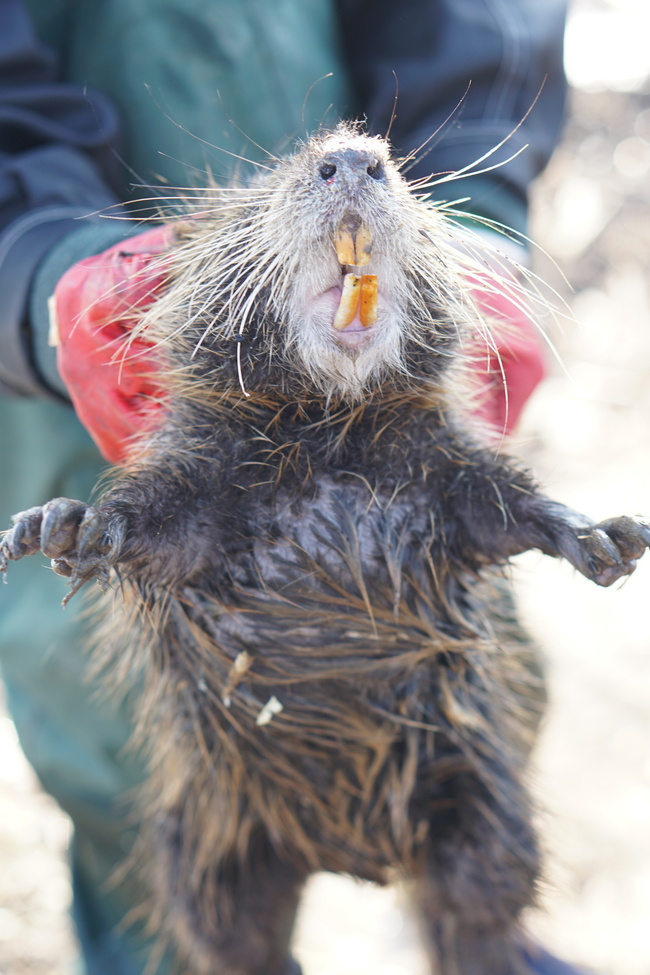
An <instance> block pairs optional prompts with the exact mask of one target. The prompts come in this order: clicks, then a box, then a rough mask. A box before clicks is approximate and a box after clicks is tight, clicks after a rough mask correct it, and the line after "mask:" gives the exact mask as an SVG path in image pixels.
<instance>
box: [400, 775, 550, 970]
mask: <svg viewBox="0 0 650 975" xmlns="http://www.w3.org/2000/svg"><path fill="white" fill-rule="evenodd" d="M502 784H503V783H502ZM454 793H455V795H454V799H455V808H454V810H453V811H449V812H448V813H445V814H444V818H443V817H442V816H440V815H438V816H436V817H435V818H434V819H433V820H432V823H431V842H430V844H429V847H428V849H427V851H426V855H425V856H424V857H423V859H422V861H421V862H422V872H421V874H420V876H419V877H418V878H417V879H416V883H415V898H416V901H417V907H418V909H419V911H420V914H421V917H422V919H423V921H424V926H425V933H426V935H427V937H428V941H429V945H430V948H431V953H432V955H433V958H434V963H435V967H436V971H437V972H439V975H527V973H528V972H529V967H528V965H527V963H526V961H525V956H524V952H523V950H522V948H521V939H520V932H519V917H520V914H521V912H522V910H523V909H524V908H525V907H527V906H528V905H530V904H531V903H532V902H533V901H534V898H535V884H536V880H537V876H538V872H539V866H538V853H537V846H536V842H535V836H534V833H533V829H532V826H531V825H530V822H529V816H528V814H527V801H526V797H525V796H524V795H523V793H522V792H521V790H520V788H519V787H518V786H516V785H514V784H513V783H512V782H509V783H508V784H507V787H506V789H505V790H504V792H503V793H502V792H501V790H500V798H499V800H497V799H495V797H494V795H491V794H489V793H488V792H487V790H486V789H485V788H484V787H483V786H482V785H480V784H478V782H477V780H476V779H473V778H472V777H467V779H466V780H465V781H463V782H457V783H456V784H455V788H454Z"/></svg>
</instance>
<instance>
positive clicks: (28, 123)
mask: <svg viewBox="0 0 650 975" xmlns="http://www.w3.org/2000/svg"><path fill="white" fill-rule="evenodd" d="M118 139H119V122H118V119H117V115H116V113H115V111H114V109H113V107H112V105H111V103H110V102H109V101H108V99H106V98H104V96H102V95H101V94H99V93H97V92H92V91H88V90H85V89H82V88H81V87H78V86H74V85H70V84H66V83H64V82H62V81H60V80H59V79H58V78H57V74H56V66H55V62H54V60H53V58H52V56H51V55H50V53H49V52H48V51H47V50H46V49H45V48H44V47H43V46H42V45H41V44H40V42H39V41H38V39H37V38H36V37H35V35H34V32H33V30H32V27H31V24H30V21H29V18H28V16H27V14H26V12H25V9H24V6H23V4H22V2H20V0H2V2H0V296H2V300H1V301H0V391H2V392H10V393H13V394H14V395H15V394H19V395H20V394H22V395H33V394H42V393H44V392H47V391H48V390H47V386H46V385H44V384H43V382H42V380H41V378H40V377H39V375H38V371H37V369H36V368H35V365H34V358H33V349H32V345H31V342H30V338H29V335H28V322H27V317H28V316H27V307H28V299H29V290H30V286H31V281H32V278H33V274H34V271H35V268H36V267H37V265H38V264H39V262H40V260H41V258H42V257H43V256H44V255H45V254H46V253H47V251H48V250H49V249H50V248H51V247H52V246H53V245H54V244H55V243H56V242H57V241H58V240H60V239H61V238H62V237H63V236H64V235H67V234H69V233H70V232H71V231H72V230H75V229H76V228H77V227H78V226H79V224H78V223H77V222H76V221H77V220H78V218H79V217H82V216H87V215H88V214H90V213H94V212H96V211H99V210H102V209H104V208H106V207H109V206H112V205H114V204H115V203H116V202H117V200H118V196H117V194H116V192H115V190H114V189H113V188H112V183H113V179H114V175H115V174H116V172H117V156H116V153H115V147H116V145H117V143H118ZM105 222H106V221H104V223H105ZM98 223H99V221H98Z"/></svg>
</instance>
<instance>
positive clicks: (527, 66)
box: [336, 0, 566, 231]
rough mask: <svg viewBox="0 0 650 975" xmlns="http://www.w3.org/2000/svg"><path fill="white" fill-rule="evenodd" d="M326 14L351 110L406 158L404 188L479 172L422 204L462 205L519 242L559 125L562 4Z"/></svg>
mask: <svg viewBox="0 0 650 975" xmlns="http://www.w3.org/2000/svg"><path fill="white" fill-rule="evenodd" d="M336 2H337V6H338V12H339V17H340V21H341V37H342V42H343V47H344V55H345V60H346V64H347V68H348V71H349V73H350V76H351V78H352V80H353V83H354V85H355V87H356V92H357V97H358V106H359V109H360V111H361V112H362V113H365V115H366V117H367V119H368V123H369V126H370V127H371V128H372V130H373V131H374V132H376V133H378V134H380V135H386V133H387V132H388V129H389V127H390V140H391V142H392V143H393V145H394V146H395V148H396V150H397V152H398V153H400V154H404V155H406V154H407V153H411V152H413V153H415V158H414V163H413V165H412V167H411V168H409V170H408V172H407V173H406V175H407V177H408V178H410V179H419V178H426V177H427V176H429V175H431V174H433V175H434V177H435V176H436V175H437V176H441V175H444V174H449V173H453V172H457V171H458V170H464V169H465V168H466V167H469V168H470V170H472V171H474V172H476V171H479V170H484V169H488V168H489V169H490V172H489V173H485V174H483V175H478V174H476V175H473V176H470V177H467V178H464V179H462V180H460V179H459V180H458V181H454V182H453V183H442V184H440V185H439V186H438V187H434V188H433V195H434V196H435V197H437V198H440V199H447V200H449V199H456V198H458V197H462V196H465V195H471V197H472V200H471V202H470V203H469V204H468V206H469V208H472V207H475V208H476V210H477V211H478V212H479V213H480V214H481V215H482V216H488V217H492V218H494V219H496V220H500V221H504V222H509V223H510V225H514V227H515V229H517V230H522V231H523V230H524V229H525V217H526V202H527V191H528V187H529V185H530V183H531V181H532V180H533V178H534V177H535V176H536V175H537V174H538V173H539V172H540V171H541V170H542V169H543V167H544V165H545V164H546V162H547V161H548V158H549V156H550V154H551V152H552V150H553V148H554V146H555V144H556V141H557V138H558V134H559V130H560V126H561V123H562V118H563V111H564V102H565V95H566V81H565V76H564V71H563V36H564V26H565V18H566V0H427V2H423V0H336ZM396 95H397V99H396ZM395 100H396V106H395V117H394V119H393V120H392V123H391V117H392V115H393V108H394V104H395ZM501 143H503V145H502V147H501V148H499V149H497V150H496V151H493V150H494V149H495V147H497V146H499V145H500V144H501ZM525 146H526V147H527V148H524V147H525ZM519 150H522V151H521V153H520V154H519V155H518V156H517V157H516V159H514V160H512V161H511V162H508V163H505V160H507V159H508V158H509V157H511V156H513V155H514V154H515V153H517V152H518V151H519ZM483 156H486V158H485V159H483V160H482V159H481V157H483ZM494 167H497V168H494Z"/></svg>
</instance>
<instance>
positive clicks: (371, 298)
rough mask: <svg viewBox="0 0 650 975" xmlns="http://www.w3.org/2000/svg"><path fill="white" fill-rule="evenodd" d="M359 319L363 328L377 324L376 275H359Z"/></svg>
mask: <svg viewBox="0 0 650 975" xmlns="http://www.w3.org/2000/svg"><path fill="white" fill-rule="evenodd" d="M359 318H360V319H361V324H362V325H363V327H364V328H371V327H372V326H373V325H375V324H376V323H377V275H376V274H362V275H361V301H360V305H359Z"/></svg>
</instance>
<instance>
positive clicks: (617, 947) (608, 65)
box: [0, 0, 650, 975]
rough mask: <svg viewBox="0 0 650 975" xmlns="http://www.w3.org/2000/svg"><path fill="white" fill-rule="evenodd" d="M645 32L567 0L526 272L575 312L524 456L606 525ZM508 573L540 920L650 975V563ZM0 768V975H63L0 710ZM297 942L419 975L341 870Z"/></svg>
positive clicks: (633, 277) (58, 862) (648, 457)
mask: <svg viewBox="0 0 650 975" xmlns="http://www.w3.org/2000/svg"><path fill="white" fill-rule="evenodd" d="M540 2H542V3H543V2H544V0H540ZM649 38H650V4H649V3H648V0H574V2H573V5H572V12H571V16H570V21H569V29H568V34H567V46H566V64H567V71H568V74H569V80H570V82H571V84H572V88H573V90H572V95H571V101H570V106H569V119H568V123H567V127H566V131H565V135H564V139H563V142H562V144H561V146H560V148H559V149H558V151H557V153H556V155H555V157H554V160H553V162H552V163H551V166H550V168H549V170H548V171H547V173H546V174H545V175H544V177H543V179H542V180H541V181H540V183H539V185H538V186H537V187H536V190H535V194H534V206H533V221H532V237H533V239H534V240H535V242H536V244H537V245H538V248H539V249H538V250H537V251H536V253H535V256H534V267H535V270H536V272H537V273H538V274H540V276H541V277H542V278H544V279H545V280H546V281H548V282H549V283H550V284H551V285H552V287H554V288H555V289H556V290H557V292H558V293H559V294H560V295H561V297H562V299H563V300H564V301H565V302H566V303H567V306H568V309H569V312H570V314H567V315H566V316H562V317H558V318H557V320H555V321H549V322H548V323H547V327H548V331H549V335H550V338H551V340H552V343H553V345H554V347H555V349H556V350H557V353H558V357H559V360H560V362H561V365H560V364H559V363H558V361H555V360H552V361H551V376H550V377H549V379H548V380H547V381H546V382H545V383H544V384H543V386H542V387H541V388H540V389H539V390H538V391H537V392H536V393H535V395H534V397H533V399H532V400H531V402H530V405H529V407H528V408H527V412H526V414H525V416H524V420H523V423H522V425H521V428H520V431H519V435H518V438H517V443H516V445H515V446H516V452H518V453H519V454H520V455H521V456H522V457H523V458H524V460H525V462H526V463H527V464H529V465H530V466H531V467H532V468H533V469H534V470H535V472H536V474H537V476H538V477H539V479H540V480H541V482H542V484H543V485H544V486H545V487H546V489H547V491H548V492H549V493H550V494H551V495H553V496H554V497H556V498H557V499H558V500H561V501H563V502H565V503H566V504H569V505H573V506H574V507H576V508H578V509H579V510H581V511H584V512H585V513H588V514H591V515H593V516H595V517H596V518H601V517H607V516H610V515H614V514H623V513H626V514H642V515H645V516H646V517H650V290H649V280H648V273H647V269H648V268H650V42H649V40H648V39H649ZM560 269H561V270H560ZM571 316H573V317H571ZM513 576H514V579H515V583H516V587H517V590H518V594H519V601H520V604H521V608H522V613H523V615H524V618H525V620H526V622H527V624H528V626H529V629H530V630H531V631H532V633H533V634H534V636H535V637H536V639H537V640H538V642H539V643H540V644H541V645H542V647H543V649H544V652H545V655H546V658H547V661H548V672H549V680H550V691H551V710H550V714H549V717H548V719H547V721H546V724H545V727H544V733H543V737H542V740H541V742H540V745H539V748H538V750H537V754H536V768H535V790H536V794H537V797H538V801H539V805H540V810H541V812H540V819H541V828H542V835H543V838H544V845H545V849H546V853H547V869H546V881H545V884H544V889H543V891H542V903H541V906H540V909H539V910H536V911H535V912H532V913H531V915H530V918H529V927H530V929H531V930H532V931H533V932H534V934H535V935H536V936H537V937H538V938H539V939H540V940H542V941H543V942H544V944H545V945H547V946H548V947H549V948H551V949H552V950H554V951H556V952H558V953H560V954H561V955H562V956H563V957H565V958H566V959H567V960H572V961H574V962H577V963H579V964H581V965H583V966H584V967H586V968H589V969H591V970H593V971H595V972H598V973H600V975H650V627H649V626H648V618H649V615H650V613H649V610H650V558H648V557H646V559H645V560H644V561H643V562H642V563H641V564H640V566H639V568H638V570H637V572H636V574H635V575H634V576H633V577H632V578H631V579H630V580H629V581H628V582H626V583H624V584H623V585H621V584H617V585H615V586H614V587H613V588H612V589H607V590H601V589H598V588H597V587H595V586H593V585H592V584H591V583H589V582H587V581H586V580H585V579H583V578H582V577H581V576H578V575H577V573H575V572H574V571H573V570H572V569H571V568H570V567H569V566H567V565H563V564H560V563H556V562H555V561H553V560H550V559H544V558H543V557H541V556H539V557H538V556H537V555H534V554H528V555H526V556H523V557H521V558H520V559H518V560H517V564H516V565H515V567H514V569H513ZM0 756H1V757H0V975H70V965H71V960H72V959H73V957H74V944H73V940H72V936H71V934H70V929H69V924H68V919H67V914H66V911H67V905H68V902H69V896H70V892H69V883H68V877H67V869H66V866H65V851H66V847H67V844H68V841H69V835H70V833H69V826H68V823H67V820H66V819H65V817H64V816H63V814H62V813H60V812H59V811H58V809H57V807H56V806H55V805H54V804H53V803H52V802H51V801H50V800H49V799H48V798H47V797H46V796H44V795H43V794H42V793H40V791H39V789H38V786H37V784H36V782H35V781H34V778H33V776H32V774H31V772H30V770H29V768H28V767H27V765H26V763H25V761H24V759H23V758H22V755H21V753H20V751H19V749H18V746H17V743H16V738H15V733H14V731H13V726H12V724H11V722H10V721H9V719H8V718H7V717H6V716H5V715H4V711H2V710H1V707H0ZM296 945H297V948H296V951H297V954H298V955H299V957H300V958H301V960H302V961H303V964H304V966H305V975H333V973H336V975H424V973H425V972H426V966H425V964H424V961H423V958H422V956H421V954H420V951H419V948H418V946H417V939H416V937H415V934H414V931H413V929H412V927H411V925H410V922H409V920H408V917H407V916H406V913H405V912H404V910H403V908H402V905H401V903H400V900H399V895H398V894H396V893H394V892H389V891H382V890H377V889H375V888H373V887H370V886H367V885H362V884H358V883H356V882H353V881H349V880H345V879H342V878H338V877H332V876H327V875H322V876H319V877H317V878H315V880H314V881H313V882H312V884H311V886H310V888H309V890H308V892H307V897H306V900H305V905H304V909H303V912H302V915H301V918H300V921H299V926H298V931H297V934H296Z"/></svg>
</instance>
